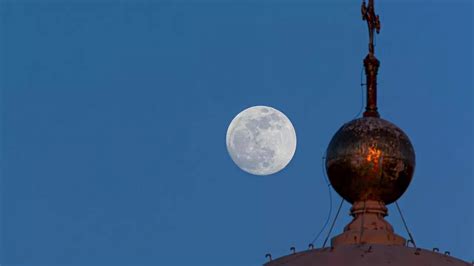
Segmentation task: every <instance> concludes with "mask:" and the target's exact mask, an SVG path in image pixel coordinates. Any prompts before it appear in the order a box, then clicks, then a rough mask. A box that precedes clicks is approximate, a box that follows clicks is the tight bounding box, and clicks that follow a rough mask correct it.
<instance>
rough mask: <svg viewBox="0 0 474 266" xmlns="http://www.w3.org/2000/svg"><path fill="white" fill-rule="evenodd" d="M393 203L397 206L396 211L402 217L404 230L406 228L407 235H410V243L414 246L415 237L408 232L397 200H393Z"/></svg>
mask: <svg viewBox="0 0 474 266" xmlns="http://www.w3.org/2000/svg"><path fill="white" fill-rule="evenodd" d="M395 205H396V206H397V209H398V213H400V217H402V221H403V225H405V230H407V233H408V236H409V237H410V241H411V243H413V246H414V247H415V248H416V244H415V239H413V236H412V235H411V233H410V230H409V229H408V226H407V223H406V222H405V218H403V213H402V210H401V209H400V206H398V201H395Z"/></svg>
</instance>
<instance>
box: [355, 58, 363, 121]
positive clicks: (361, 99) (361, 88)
mask: <svg viewBox="0 0 474 266" xmlns="http://www.w3.org/2000/svg"><path fill="white" fill-rule="evenodd" d="M363 73H364V67H361V68H360V109H359V112H358V113H357V114H356V115H355V116H354V118H353V119H352V120H354V119H356V118H358V117H359V115H360V114H361V113H362V110H363V109H364V86H365V84H364V83H363V81H362V79H363Z"/></svg>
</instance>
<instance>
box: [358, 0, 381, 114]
mask: <svg viewBox="0 0 474 266" xmlns="http://www.w3.org/2000/svg"><path fill="white" fill-rule="evenodd" d="M361 10H362V19H363V20H365V21H367V26H368V29H369V54H368V55H367V56H366V57H365V59H364V67H365V75H366V76H367V82H366V85H367V106H366V107H365V112H364V117H380V115H379V113H378V111H377V72H378V69H379V66H380V62H379V60H377V58H376V57H375V48H374V46H375V45H374V32H376V33H377V34H378V33H379V32H380V19H379V16H378V15H376V14H375V8H374V0H369V5H368V6H367V4H366V3H365V0H364V1H363V2H362V8H361Z"/></svg>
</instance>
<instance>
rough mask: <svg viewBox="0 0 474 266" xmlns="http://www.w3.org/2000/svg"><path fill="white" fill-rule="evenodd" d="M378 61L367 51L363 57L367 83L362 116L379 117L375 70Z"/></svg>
mask: <svg viewBox="0 0 474 266" xmlns="http://www.w3.org/2000/svg"><path fill="white" fill-rule="evenodd" d="M379 66H380V62H379V60H377V58H376V57H375V56H374V55H373V54H372V53H369V54H368V55H367V56H366V57H365V59H364V67H365V75H366V78H367V79H366V80H367V82H366V85H367V105H366V107H365V112H364V117H380V115H379V112H378V111H377V72H378V70H379Z"/></svg>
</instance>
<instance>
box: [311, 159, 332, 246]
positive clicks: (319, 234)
mask: <svg viewBox="0 0 474 266" xmlns="http://www.w3.org/2000/svg"><path fill="white" fill-rule="evenodd" d="M324 159H326V154H324V156H323V157H322V158H321V170H322V172H323V178H324V181H325V182H326V184H327V186H328V193H329V211H328V216H327V218H326V222H324V225H323V227H322V228H321V230H320V231H319V233H318V234H317V235H316V236H315V237H314V239H313V241H311V244H314V242H316V240H318V238H319V237H320V236H321V234H322V233H323V231H324V229H326V226H328V223H329V220H330V219H331V214H332V194H331V183H329V180H328V179H327V176H326V172H325V171H324Z"/></svg>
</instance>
